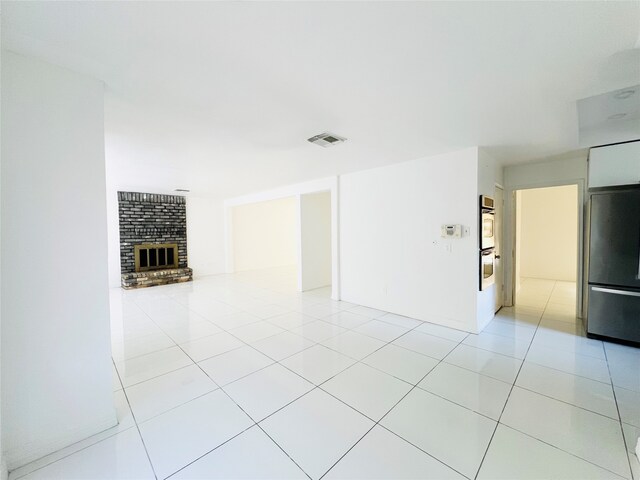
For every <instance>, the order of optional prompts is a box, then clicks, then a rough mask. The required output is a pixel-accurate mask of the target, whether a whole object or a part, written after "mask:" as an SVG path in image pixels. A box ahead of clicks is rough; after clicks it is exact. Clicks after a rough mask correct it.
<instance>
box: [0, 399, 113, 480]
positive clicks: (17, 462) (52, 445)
mask: <svg viewBox="0 0 640 480" xmlns="http://www.w3.org/2000/svg"><path fill="white" fill-rule="evenodd" d="M117 424H118V419H117V418H116V415H115V410H114V412H113V414H110V415H107V416H104V417H102V418H99V419H97V420H96V421H95V422H92V423H91V425H85V426H83V427H82V428H78V429H75V430H69V431H67V432H65V434H64V435H62V436H60V435H52V434H51V433H50V432H47V433H50V435H49V436H48V437H45V436H44V435H43V436H40V437H39V438H37V439H35V440H34V441H31V442H29V443H27V444H24V445H20V446H18V447H15V448H13V449H10V450H7V451H5V452H4V453H5V458H4V461H5V462H6V463H5V464H4V465H3V466H4V467H6V468H4V471H5V472H7V471H9V472H10V471H12V470H15V469H16V468H20V467H23V466H24V465H27V464H28V463H31V462H33V461H35V460H38V459H40V458H42V457H44V456H46V455H49V454H51V453H53V452H56V451H58V450H60V449H62V448H65V447H68V446H69V445H72V444H74V443H76V442H79V441H80V440H84V439H85V438H89V437H90V436H92V435H95V434H96V433H100V432H102V431H104V430H106V429H107V428H111V427H113V426H115V425H117ZM1 478H2V479H5V478H6V477H1Z"/></svg>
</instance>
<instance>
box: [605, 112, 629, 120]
mask: <svg viewBox="0 0 640 480" xmlns="http://www.w3.org/2000/svg"><path fill="white" fill-rule="evenodd" d="M626 116H627V114H626V113H614V114H613V115H609V116H608V117H607V118H608V119H609V120H620V119H621V118H624V117H626Z"/></svg>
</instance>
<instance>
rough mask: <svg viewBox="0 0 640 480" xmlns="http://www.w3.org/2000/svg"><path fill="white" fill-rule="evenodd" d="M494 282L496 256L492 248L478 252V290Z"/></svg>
mask: <svg viewBox="0 0 640 480" xmlns="http://www.w3.org/2000/svg"><path fill="white" fill-rule="evenodd" d="M495 281H496V255H495V252H494V250H493V248H489V249H487V250H480V290H485V289H486V288H487V287H489V286H491V285H493V284H494V283H495Z"/></svg>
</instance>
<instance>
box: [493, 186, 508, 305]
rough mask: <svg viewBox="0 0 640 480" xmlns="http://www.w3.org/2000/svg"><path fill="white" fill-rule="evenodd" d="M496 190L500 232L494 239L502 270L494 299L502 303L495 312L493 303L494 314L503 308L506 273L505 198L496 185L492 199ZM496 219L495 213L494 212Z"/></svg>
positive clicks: (503, 190)
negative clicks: (499, 193) (498, 197)
mask: <svg viewBox="0 0 640 480" xmlns="http://www.w3.org/2000/svg"><path fill="white" fill-rule="evenodd" d="M498 189H500V190H502V205H500V208H501V211H500V217H501V218H500V231H498V232H496V233H497V236H496V238H497V239H498V238H499V242H500V252H499V254H500V258H499V259H498V260H499V261H500V268H501V269H502V275H501V277H502V278H500V282H501V283H502V292H501V293H497V294H496V297H497V298H500V297H502V301H501V302H500V307H498V309H497V310H496V309H495V308H496V307H495V303H494V306H493V308H494V313H498V311H499V310H500V309H501V308H502V307H504V306H505V288H504V287H505V272H506V269H505V264H506V263H505V261H504V257H505V254H504V245H505V234H504V232H505V228H504V227H505V204H506V201H505V197H504V196H505V188H504V186H503V185H501V184H499V183H496V184H495V185H494V189H493V191H494V195H493V197H494V199H495V197H496V195H495V192H496V190H498ZM497 205H498V202H496V210H497ZM496 217H497V211H496ZM494 250H495V249H494ZM496 279H498V277H497V276H496ZM496 288H497V285H496Z"/></svg>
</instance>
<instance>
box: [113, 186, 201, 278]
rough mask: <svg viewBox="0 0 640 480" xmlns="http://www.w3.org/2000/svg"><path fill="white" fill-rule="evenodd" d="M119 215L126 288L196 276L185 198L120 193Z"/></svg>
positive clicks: (153, 194) (121, 257)
mask: <svg viewBox="0 0 640 480" xmlns="http://www.w3.org/2000/svg"><path fill="white" fill-rule="evenodd" d="M118 214H119V219H120V268H121V273H122V276H121V278H122V282H121V283H122V287H123V288H126V289H129V288H139V287H149V286H154V285H165V284H168V283H176V282H185V281H189V280H191V279H192V270H191V269H190V268H189V267H188V265H187V211H186V202H185V197H183V196H180V195H161V194H155V193H138V192H118Z"/></svg>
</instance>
